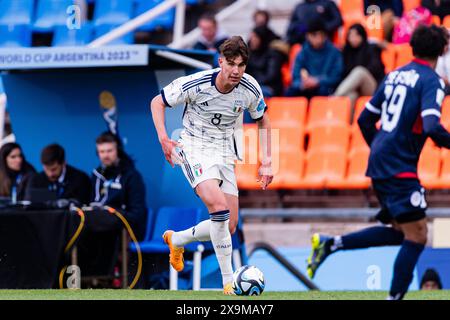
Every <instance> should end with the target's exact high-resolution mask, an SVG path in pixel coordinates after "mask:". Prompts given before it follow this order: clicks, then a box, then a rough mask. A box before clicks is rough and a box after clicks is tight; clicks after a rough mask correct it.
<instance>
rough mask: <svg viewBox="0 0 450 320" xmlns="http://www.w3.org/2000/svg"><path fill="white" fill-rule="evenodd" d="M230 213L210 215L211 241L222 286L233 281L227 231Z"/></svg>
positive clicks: (229, 235)
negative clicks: (220, 274)
mask: <svg viewBox="0 0 450 320" xmlns="http://www.w3.org/2000/svg"><path fill="white" fill-rule="evenodd" d="M229 219H230V212H229V211H228V210H226V211H221V212H218V213H215V214H211V228H210V232H211V241H212V243H213V246H214V251H215V252H216V257H217V261H218V262H219V266H220V272H221V273H222V282H223V285H226V284H227V283H230V282H232V281H233V266H232V264H231V254H232V251H233V248H232V246H231V234H230V230H229V223H230V220H229Z"/></svg>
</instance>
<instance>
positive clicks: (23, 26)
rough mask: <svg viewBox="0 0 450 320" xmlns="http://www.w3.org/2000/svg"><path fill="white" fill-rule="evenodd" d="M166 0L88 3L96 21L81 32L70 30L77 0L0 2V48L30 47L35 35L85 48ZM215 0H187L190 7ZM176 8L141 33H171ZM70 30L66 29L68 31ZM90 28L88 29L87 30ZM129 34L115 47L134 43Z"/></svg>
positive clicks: (55, 43)
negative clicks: (161, 30) (68, 25)
mask: <svg viewBox="0 0 450 320" xmlns="http://www.w3.org/2000/svg"><path fill="white" fill-rule="evenodd" d="M163 1H164V0H88V1H87V3H88V4H89V5H91V6H93V8H94V11H93V18H92V21H83V25H82V28H81V29H79V30H69V29H68V28H67V27H66V22H67V18H68V17H69V16H70V14H71V13H72V12H73V11H72V12H71V11H70V10H68V8H69V7H70V6H72V5H73V4H74V3H75V1H74V0H0V47H30V46H31V45H32V41H31V39H32V35H33V33H49V34H53V35H54V37H55V38H56V39H53V40H52V43H51V45H52V46H70V45H85V44H87V43H89V42H91V41H92V40H94V39H95V38H96V37H99V36H101V35H103V34H104V33H106V32H108V31H110V30H112V29H114V28H116V27H118V26H120V25H121V24H123V23H125V22H127V21H129V20H131V19H132V18H134V17H136V16H138V15H140V14H142V13H144V12H145V11H148V10H149V9H151V8H153V7H155V6H157V5H159V4H161V3H162V2H163ZM214 1H215V0H187V1H186V4H187V5H188V6H197V5H201V4H208V3H213V2H214ZM174 22H175V9H172V10H169V11H167V12H165V13H163V14H161V15H160V16H158V17H157V18H156V19H154V20H152V21H150V22H149V23H147V24H145V25H143V26H142V27H140V28H139V29H138V30H137V31H155V30H159V29H163V30H171V29H172V27H173V25H174ZM64 29H66V30H64ZM85 29H86V30H85ZM133 41H134V35H133V33H132V32H131V33H129V34H128V35H126V36H124V37H123V38H121V39H119V40H118V41H116V42H114V43H111V44H122V43H133Z"/></svg>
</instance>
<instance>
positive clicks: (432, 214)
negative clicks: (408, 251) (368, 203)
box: [240, 208, 450, 220]
mask: <svg viewBox="0 0 450 320" xmlns="http://www.w3.org/2000/svg"><path fill="white" fill-rule="evenodd" d="M379 210H380V209H379V208H303V209H297V208H292V209H290V208H273V209H270V208H267V209H251V208H247V209H241V210H240V212H241V216H242V217H243V218H265V219H267V218H303V219H315V218H320V219H333V218H334V219H336V218H339V219H361V218H363V219H367V220H370V219H371V218H373V217H374V216H375V215H376V214H377V213H378V211H379ZM427 217H428V218H431V219H434V218H440V217H447V218H448V217H450V208H429V209H427Z"/></svg>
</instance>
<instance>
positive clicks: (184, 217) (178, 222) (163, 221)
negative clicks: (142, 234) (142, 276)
mask: <svg viewBox="0 0 450 320" xmlns="http://www.w3.org/2000/svg"><path fill="white" fill-rule="evenodd" d="M200 214H201V211H200V209H198V208H172V207H164V208H161V209H159V211H158V213H157V215H156V219H155V221H154V224H153V226H154V228H153V234H152V235H151V239H150V240H149V241H143V242H141V243H139V245H140V247H141V251H142V252H143V253H168V252H169V249H168V247H167V245H166V244H165V243H164V241H163V239H162V235H163V233H164V231H166V230H167V229H172V230H176V231H179V230H185V229H187V228H189V227H192V226H193V225H195V224H196V223H197V221H198V219H199V217H200ZM196 248H197V245H196V244H195V243H191V244H189V245H188V246H186V247H185V249H186V250H192V251H195V250H196ZM130 250H131V251H136V248H135V247H134V246H133V245H132V246H130Z"/></svg>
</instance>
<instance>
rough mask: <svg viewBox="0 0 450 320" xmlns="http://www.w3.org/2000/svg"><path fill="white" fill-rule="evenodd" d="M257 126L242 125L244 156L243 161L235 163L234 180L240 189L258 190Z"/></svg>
mask: <svg viewBox="0 0 450 320" xmlns="http://www.w3.org/2000/svg"><path fill="white" fill-rule="evenodd" d="M258 143H259V139H258V126H257V125H256V124H253V123H252V124H245V125H244V148H243V149H244V155H243V161H237V162H236V180H237V183H238V186H239V188H241V189H250V190H254V189H259V188H260V185H259V183H258V182H257V181H256V180H257V178H258V168H259V161H258Z"/></svg>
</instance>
